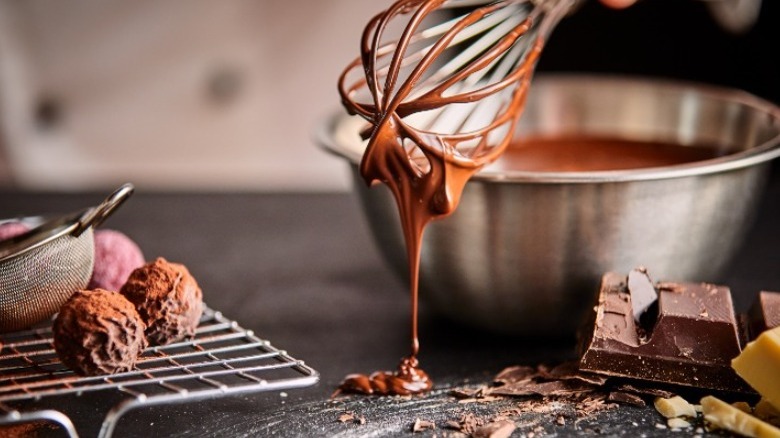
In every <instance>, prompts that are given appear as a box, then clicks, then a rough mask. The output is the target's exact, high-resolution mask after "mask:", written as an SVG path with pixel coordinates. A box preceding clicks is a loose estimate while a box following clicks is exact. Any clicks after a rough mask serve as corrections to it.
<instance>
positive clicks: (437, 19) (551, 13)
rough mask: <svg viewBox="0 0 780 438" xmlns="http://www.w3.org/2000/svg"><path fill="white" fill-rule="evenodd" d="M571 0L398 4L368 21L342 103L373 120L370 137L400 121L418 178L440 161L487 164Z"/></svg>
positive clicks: (416, 0)
mask: <svg viewBox="0 0 780 438" xmlns="http://www.w3.org/2000/svg"><path fill="white" fill-rule="evenodd" d="M573 2H574V0H536V1H531V0H500V1H492V2H481V4H477V5H476V6H474V3H478V2H473V1H470V2H467V1H463V0H400V1H397V2H396V3H395V4H393V5H392V6H391V7H390V8H389V9H387V10H386V11H384V12H382V13H380V14H379V15H377V16H375V17H374V18H373V19H372V20H371V21H370V22H369V24H368V25H367V26H366V28H365V31H364V33H363V37H362V43H361V56H360V58H358V59H356V60H354V61H353V62H352V63H351V64H350V65H349V66H348V68H347V69H346V70H345V72H344V73H343V74H342V76H341V77H340V79H339V90H340V93H341V97H342V100H343V103H344V105H345V106H346V108H347V109H348V111H350V112H351V113H354V114H358V115H360V116H362V117H363V118H365V119H366V120H367V121H368V122H369V123H370V126H368V127H367V129H366V130H364V132H363V135H364V138H368V137H369V136H371V135H374V137H376V136H377V133H378V132H379V131H380V130H381V126H382V125H383V124H391V125H393V127H394V129H396V130H397V131H398V132H399V133H400V136H401V137H402V138H403V140H402V141H401V142H400V143H399V147H401V148H403V151H402V152H403V153H404V154H405V155H406V156H407V157H408V158H409V160H408V163H405V164H406V165H408V171H409V172H410V173H411V174H413V175H418V176H419V175H424V174H426V173H429V172H431V171H432V170H433V166H432V162H431V161H432V160H436V159H440V158H446V159H447V160H449V161H454V162H458V163H459V165H460V166H462V167H466V168H478V167H481V166H482V165H484V164H486V163H488V162H490V161H492V160H493V159H495V158H497V157H498V155H499V154H500V153H501V151H502V150H503V148H505V147H506V145H507V144H508V143H509V141H510V139H511V137H512V133H513V131H514V127H515V124H516V121H517V119H518V117H519V115H520V108H521V107H522V103H523V101H524V99H525V96H526V91H527V88H528V83H529V81H530V78H531V75H532V74H533V69H534V67H535V63H536V60H537V58H538V56H539V54H540V52H541V48H542V44H543V42H544V40H545V39H546V37H547V35H548V34H549V32H550V30H551V29H552V27H553V26H554V25H555V24H556V23H557V22H558V20H559V19H560V18H561V17H562V16H563V15H565V13H566V11H567V10H568V9H569V7H570V6H571V4H572V3H573ZM466 4H468V5H471V6H463V5H466ZM372 141H373V139H372ZM369 148H371V144H369ZM364 157H365V156H364ZM368 165H369V164H368V163H367V162H366V159H365V158H364V162H363V165H362V169H361V170H363V171H364V172H363V174H364V176H366V175H367V174H369V173H371V172H369V171H368V169H365V167H366V166H368ZM369 179H370V177H369ZM369 182H371V181H369Z"/></svg>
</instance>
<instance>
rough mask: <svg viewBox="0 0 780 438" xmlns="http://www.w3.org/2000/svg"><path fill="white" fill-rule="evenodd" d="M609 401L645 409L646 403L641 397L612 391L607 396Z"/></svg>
mask: <svg viewBox="0 0 780 438" xmlns="http://www.w3.org/2000/svg"><path fill="white" fill-rule="evenodd" d="M607 401H611V402H616V403H620V404H624V405H632V406H639V407H640V408H642V407H645V406H646V403H645V401H644V400H643V399H642V397H639V396H638V395H636V394H629V393H627V392H620V391H612V392H610V393H609V395H608V396H607Z"/></svg>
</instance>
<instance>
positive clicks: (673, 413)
mask: <svg viewBox="0 0 780 438" xmlns="http://www.w3.org/2000/svg"><path fill="white" fill-rule="evenodd" d="M653 404H654V405H655V410H656V411H658V412H659V413H660V414H661V415H663V416H664V417H666V418H677V417H695V416H696V409H694V407H693V405H692V404H690V403H688V402H687V401H685V399H684V398H682V397H680V396H679V395H676V396H674V397H672V398H661V397H658V398H657V399H655V402H654V403H653Z"/></svg>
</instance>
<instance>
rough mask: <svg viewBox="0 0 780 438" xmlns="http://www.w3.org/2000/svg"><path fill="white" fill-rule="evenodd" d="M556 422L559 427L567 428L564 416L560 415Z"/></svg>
mask: <svg viewBox="0 0 780 438" xmlns="http://www.w3.org/2000/svg"><path fill="white" fill-rule="evenodd" d="M555 422H556V423H557V424H558V425H559V426H565V425H566V418H564V416H563V415H558V416H557V417H555Z"/></svg>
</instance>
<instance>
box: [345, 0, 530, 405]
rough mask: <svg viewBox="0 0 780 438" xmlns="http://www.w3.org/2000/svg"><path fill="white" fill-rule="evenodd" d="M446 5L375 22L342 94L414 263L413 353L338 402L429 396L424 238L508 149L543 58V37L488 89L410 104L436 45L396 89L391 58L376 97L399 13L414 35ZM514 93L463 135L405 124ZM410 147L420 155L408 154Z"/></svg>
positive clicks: (429, 2) (359, 382)
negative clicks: (421, 298)
mask: <svg viewBox="0 0 780 438" xmlns="http://www.w3.org/2000/svg"><path fill="white" fill-rule="evenodd" d="M443 2H444V1H443V0H423V1H421V0H400V1H398V2H396V3H395V4H394V5H393V6H392V7H391V8H390V9H388V10H387V11H386V12H384V13H383V14H380V15H378V16H377V17H375V18H374V19H373V20H372V21H371V22H370V23H369V25H368V27H367V28H366V31H365V32H364V34H363V44H362V55H363V56H362V57H361V58H359V59H357V60H355V61H354V62H353V63H352V64H350V65H349V66H348V67H347V69H346V71H345V72H344V73H343V74H342V77H341V79H340V91H341V95H342V98H343V100H344V104H345V106H346V107H347V109H348V110H349V111H350V112H351V113H357V114H360V115H361V116H363V117H364V118H366V119H367V120H369V121H370V122H371V124H372V125H373V131H372V134H371V138H370V140H369V144H368V147H367V148H366V151H365V153H364V155H363V160H362V162H361V165H360V172H361V175H362V176H363V178H364V179H365V181H366V182H367V183H368V184H370V185H374V184H377V183H379V182H381V183H384V184H386V185H387V186H388V187H389V188H390V190H391V192H392V193H393V195H394V197H395V200H396V204H397V206H398V211H399V214H400V218H401V225H402V228H403V234H404V239H405V243H406V249H407V256H408V263H409V274H410V275H409V278H410V289H411V310H412V324H411V340H412V345H411V347H412V348H411V354H410V355H409V356H407V357H405V358H403V359H402V360H401V363H400V365H399V367H398V369H397V370H396V371H393V372H390V371H378V372H375V373H373V374H371V375H369V376H366V375H363V374H351V375H349V376H347V377H346V378H345V380H344V381H343V382H342V384H341V385H340V387H339V389H338V390H337V391H336V393H337V394H338V393H340V392H353V393H364V394H382V395H384V394H398V395H407V394H416V393H421V392H426V391H428V390H430V389H431V388H432V387H433V382H432V381H431V380H430V379H429V377H428V375H427V374H426V373H425V372H424V371H423V370H422V369H420V368H419V363H418V360H417V355H418V353H419V347H420V343H419V338H418V333H417V302H418V282H419V265H420V249H421V243H422V238H423V232H424V230H425V226H426V225H427V224H428V223H429V222H430V221H431V220H433V219H436V218H440V217H444V216H446V215H448V214H450V213H452V212H453V211H454V210H455V208H456V207H457V205H458V202H459V200H460V196H461V192H462V190H463V188H464V186H465V184H466V182H467V181H468V180H469V178H470V177H471V176H472V175H473V174H474V173H476V172H477V171H478V170H479V169H481V168H482V167H483V166H485V165H486V164H488V163H490V162H492V161H493V160H495V159H496V158H497V157H498V156H499V155H500V154H501V152H502V151H503V149H504V148H505V147H506V146H507V144H508V143H509V140H510V138H511V132H512V131H514V125H515V123H516V121H517V119H518V117H519V115H520V112H521V109H522V105H523V103H524V101H525V96H526V91H527V88H528V83H529V81H530V77H531V73H532V70H533V66H534V64H535V62H536V60H537V58H538V55H539V53H540V52H541V44H542V40H541V38H540V37H539V38H537V39H536V40H535V41H534V42H533V43H532V44H531V45H530V46H529V47H530V48H529V52H528V53H527V55H526V56H525V57H524V58H523V59H522V61H521V62H520V63H519V65H517V66H515V67H514V68H513V69H512V70H511V71H510V72H509V73H508V74H507V75H505V76H504V77H503V78H501V79H500V80H498V81H496V82H493V83H491V84H490V85H489V86H485V87H482V88H478V89H475V90H471V91H467V92H460V94H458V92H457V91H456V92H455V93H454V94H452V93H451V94H450V95H447V96H445V92H446V91H451V90H450V87H451V86H452V84H453V83H455V82H456V80H453V81H449V80H448V81H443V82H441V83H440V84H438V85H437V86H435V87H433V88H432V89H431V90H430V91H427V92H426V93H425V94H422V95H421V96H418V97H417V98H414V99H410V100H408V101H405V100H404V99H405V98H407V97H408V96H409V95H410V94H411V92H412V89H413V88H414V86H415V85H416V84H417V82H418V81H421V80H422V79H421V78H422V76H423V73H424V72H425V71H426V70H427V68H429V67H430V66H431V65H432V64H433V63H434V61H435V60H436V59H437V58H438V57H440V56H441V55H442V53H443V52H444V51H445V49H446V48H447V44H441V45H434V46H433V48H432V49H431V50H430V51H429V52H428V53H427V54H426V55H425V57H424V58H423V59H421V60H420V62H419V63H418V65H417V67H418V68H417V69H416V70H415V71H414V72H412V73H411V74H410V76H409V77H408V78H407V79H406V80H405V81H404V82H403V83H402V84H397V83H396V82H397V81H398V76H399V71H400V69H401V67H402V65H401V64H402V63H401V60H402V56H397V57H396V58H394V59H393V61H392V62H391V63H390V65H389V67H388V69H387V73H386V77H384V79H385V81H384V83H383V84H384V87H383V88H381V89H378V88H379V87H382V85H380V82H381V81H379V79H380V76H379V75H377V74H376V69H377V66H376V64H377V59H378V58H380V57H383V56H387V55H388V53H390V51H389V50H388V47H389V48H390V49H392V48H393V47H392V46H379V45H378V41H379V39H380V38H379V36H381V33H382V32H384V30H385V27H386V26H387V24H388V22H389V21H390V19H391V18H393V17H394V16H396V15H398V14H400V13H405V12H409V11H411V10H416V12H417V13H416V14H414V16H413V17H412V18H411V21H410V24H409V26H411V27H412V28H413V29H416V28H417V27H418V26H419V25H420V22H421V21H422V20H423V18H425V16H426V15H427V13H429V12H431V11H433V10H435V9H436V8H438V7H439V6H440V5H441V4H442V3H443ZM504 6H506V2H498V3H495V4H491V5H488V6H486V7H482V8H479V9H476V10H475V11H474V12H473V13H471V14H469V15H467V16H465V17H464V18H463V19H462V20H461V21H460V22H459V23H458V24H457V25H455V28H454V30H452V31H450V32H448V34H452V35H454V34H455V33H457V32H459V31H460V30H462V29H463V28H466V27H467V26H469V25H471V24H473V23H475V22H477V21H478V20H480V19H482V18H484V17H485V16H486V15H489V14H491V13H493V12H495V11H496V10H497V9H499V8H501V7H504ZM530 26H531V22H530V19H527V20H526V21H524V22H523V23H521V24H520V25H518V26H516V27H515V28H514V29H513V30H512V32H510V33H508V34H507V35H506V36H505V37H504V38H502V39H501V40H500V41H499V42H497V43H496V44H495V45H494V46H493V47H491V48H490V49H489V50H486V51H485V52H484V54H483V55H481V56H480V57H479V59H476V60H475V61H474V63H473V64H470V65H469V66H467V67H465V68H464V69H463V70H464V71H462V72H457V73H455V75H456V76H457V78H456V79H457V80H462V79H463V78H465V77H466V76H468V75H469V74H471V72H473V71H474V70H470V71H468V70H469V68H471V67H475V69H476V68H482V67H479V66H483V67H484V66H485V65H488V64H489V63H491V62H492V61H493V60H495V59H497V57H500V56H502V55H503V54H505V53H506V51H507V50H508V49H509V48H510V47H512V45H513V44H514V43H515V42H516V41H517V40H518V39H519V38H520V37H521V36H523V35H524V34H526V33H527V32H528V31H529V29H530ZM408 28H409V27H408ZM372 29H373V30H374V32H372ZM372 38H373V39H372ZM446 38H447V35H444V36H442V38H441V39H440V41H441V40H444V39H446ZM409 43H410V41H409V39H404V38H403V37H402V38H401V39H400V40H399V41H398V43H397V46H395V47H394V50H393V52H394V53H396V54H404V53H405V52H406V50H407V47H408V45H409ZM372 44H373V45H372ZM390 54H392V53H390ZM361 64H362V67H363V68H364V70H365V72H366V77H365V79H363V80H362V81H358V82H356V83H354V84H351V85H350V86H347V85H345V77H346V75H347V73H348V72H349V71H350V70H352V69H355V68H360V67H361ZM458 78H459V79H458ZM366 86H367V87H368V88H369V89H370V90H371V92H372V95H373V97H374V105H370V104H361V103H357V102H355V101H354V100H353V99H352V94H353V93H354V92H355V91H356V90H358V89H359V88H361V87H366ZM512 86H514V87H515V88H514V89H513V90H512V94H511V98H509V99H507V100H508V102H507V103H506V105H505V106H504V107H503V109H502V110H501V111H500V112H499V113H498V114H497V116H496V117H495V118H494V119H493V121H492V122H491V123H490V124H489V125H488V126H485V127H483V128H482V129H478V130H473V131H470V132H469V133H466V134H458V135H439V134H436V133H432V132H427V131H423V130H418V129H415V128H413V127H411V126H410V125H408V124H407V123H405V121H404V119H403V118H404V117H406V116H408V115H411V114H414V113H416V112H421V111H427V110H431V109H438V108H442V107H443V106H445V105H448V104H454V103H463V102H474V101H477V100H480V99H483V98H485V97H488V96H491V95H493V94H495V93H497V92H500V91H503V90H505V89H508V88H509V87H512ZM393 92H394V93H393ZM499 127H504V128H507V127H508V128H509V129H508V131H507V132H508V134H507V135H505V136H504V137H503V138H502V139H501V140H500V141H499V142H497V144H493V143H496V142H495V140H492V142H491V144H488V140H487V134H488V133H489V132H491V131H492V130H494V129H496V128H499ZM475 140H476V141H477V143H478V144H477V146H476V147H473V148H470V149H469V153H468V155H465V154H464V153H463V152H461V151H459V150H458V145H459V144H460V143H462V142H469V141H472V142H473V141H475ZM410 143H411V144H413V145H414V146H415V148H412V149H407V146H408V145H409V144H410ZM410 150H411V151H414V152H410ZM420 152H421V153H422V154H420Z"/></svg>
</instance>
